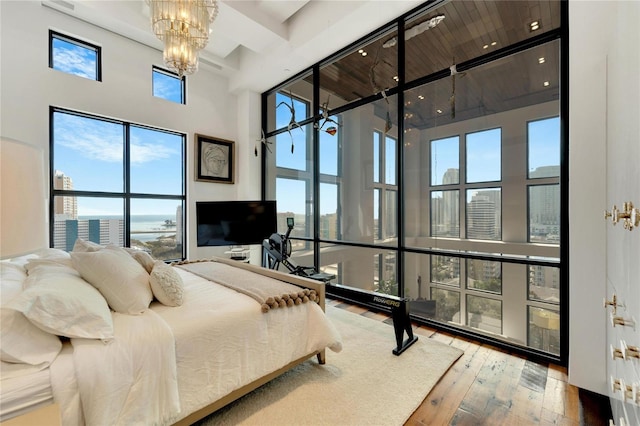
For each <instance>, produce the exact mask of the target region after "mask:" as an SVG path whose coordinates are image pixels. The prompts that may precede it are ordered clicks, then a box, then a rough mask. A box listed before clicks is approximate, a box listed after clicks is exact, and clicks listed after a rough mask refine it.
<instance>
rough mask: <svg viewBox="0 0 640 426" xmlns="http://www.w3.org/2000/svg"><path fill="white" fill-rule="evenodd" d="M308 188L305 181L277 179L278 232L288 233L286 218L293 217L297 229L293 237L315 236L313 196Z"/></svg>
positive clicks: (292, 234)
mask: <svg viewBox="0 0 640 426" xmlns="http://www.w3.org/2000/svg"><path fill="white" fill-rule="evenodd" d="M307 188H308V185H307V182H305V181H304V180H296V179H284V178H278V179H276V205H277V209H278V232H280V233H284V232H286V230H287V226H286V223H287V222H286V218H287V217H293V218H294V223H295V227H294V228H293V231H291V237H312V236H313V213H312V211H311V209H310V207H309V206H310V204H311V203H310V199H311V194H309V192H308V191H307Z"/></svg>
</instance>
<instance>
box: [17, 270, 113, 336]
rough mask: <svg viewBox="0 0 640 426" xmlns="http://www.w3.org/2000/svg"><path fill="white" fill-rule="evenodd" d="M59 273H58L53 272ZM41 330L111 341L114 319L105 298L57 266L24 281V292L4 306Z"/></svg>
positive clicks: (40, 271)
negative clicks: (21, 314) (24, 317)
mask: <svg viewBox="0 0 640 426" xmlns="http://www.w3.org/2000/svg"><path fill="white" fill-rule="evenodd" d="M56 270H58V271H56ZM6 307H7V308H9V309H14V310H16V311H20V312H22V313H23V314H24V316H26V317H27V318H28V319H29V321H31V322H32V323H33V324H35V325H36V326H37V327H38V328H40V329H41V330H44V331H46V332H48V333H51V334H56V335H58V336H66V337H82V338H86V339H103V340H109V339H111V338H113V319H112V317H111V311H110V310H109V306H108V305H107V302H106V301H105V300H104V297H102V295H101V294H100V292H99V291H98V290H96V289H95V288H93V287H92V286H91V285H90V284H89V283H87V282H86V281H85V280H83V279H82V278H81V277H79V276H78V275H75V274H72V273H69V272H67V271H65V270H64V269H62V268H61V269H58V267H57V266H55V267H53V268H51V270H49V271H47V270H46V267H44V266H40V267H39V268H38V273H36V274H34V275H30V276H29V277H28V278H27V280H26V281H25V290H24V291H23V292H22V293H21V294H20V295H18V296H16V297H15V298H14V299H13V300H11V301H10V302H9V303H8V304H7V305H6Z"/></svg>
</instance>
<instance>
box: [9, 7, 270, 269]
mask: <svg viewBox="0 0 640 426" xmlns="http://www.w3.org/2000/svg"><path fill="white" fill-rule="evenodd" d="M0 19H1V27H0V28H1V34H0V35H1V48H0V51H1V53H2V55H1V63H0V76H1V81H0V85H1V86H0V89H1V90H0V93H1V95H0V96H1V99H0V102H1V103H0V108H1V109H0V111H1V118H0V135H1V136H3V137H7V138H12V139H16V140H19V141H23V142H28V143H31V144H35V145H38V146H42V147H43V148H44V149H45V156H46V158H48V155H49V106H50V105H53V106H58V107H63V108H69V109H72V110H78V111H84V112H87V113H91V114H97V115H101V116H106V117H113V118H117V119H123V120H127V121H131V122H134V123H140V124H146V125H150V126H155V127H160V128H164V129H170V130H175V131H178V132H182V133H186V134H187V139H188V142H187V200H188V204H187V208H188V217H187V218H188V220H187V223H188V224H191V225H193V224H194V222H195V201H198V200H233V199H238V198H240V197H243V198H247V199H248V198H257V197H259V196H260V192H259V188H260V162H259V159H257V158H254V156H253V139H259V120H258V118H257V117H259V113H256V110H257V111H259V99H260V97H259V95H258V94H255V93H250V92H244V93H242V94H241V95H240V96H236V95H234V94H231V93H230V92H229V85H228V81H227V79H226V78H224V77H222V76H220V75H217V74H215V73H214V71H212V70H211V69H207V67H206V66H201V67H200V70H199V71H198V72H197V73H196V74H194V75H192V76H188V77H187V96H186V98H187V105H179V104H176V103H174V102H169V101H166V100H164V99H160V98H156V97H153V96H152V88H151V69H152V65H158V66H162V65H163V64H162V52H160V51H158V50H155V49H152V48H150V47H148V46H145V45H142V44H139V43H137V42H134V41H132V40H130V39H127V38H124V37H121V36H119V35H116V34H114V33H112V32H109V31H105V30H103V29H101V28H98V27H96V26H93V25H90V24H87V23H85V22H83V21H80V20H77V19H75V18H73V17H71V16H68V15H66V14H62V13H60V12H57V11H55V10H52V9H50V8H48V7H44V6H42V5H41V3H40V2H39V1H4V0H3V1H2V2H0ZM49 29H54V30H56V31H60V32H62V33H66V34H69V35H72V36H74V37H77V38H79V39H83V40H86V41H89V42H91V43H94V44H97V45H100V46H101V47H102V81H101V82H96V81H92V80H88V79H85V78H82V77H78V76H74V75H70V74H66V73H63V72H60V71H55V70H53V69H50V68H49V67H48V37H49V35H48V31H49ZM239 98H240V99H241V100H242V102H239V101H238V99H239ZM251 111H252V113H251V114H249V112H251ZM238 117H242V120H239V119H238ZM250 123H256V124H255V125H254V126H253V127H255V128H256V130H257V132H255V131H254V132H253V133H252V132H251V131H250V129H251V127H252V126H251V125H250ZM195 133H200V134H205V135H209V136H214V137H220V138H223V139H229V140H233V141H235V142H236V171H237V172H236V183H235V184H233V185H228V184H215V183H208V182H195V181H194V175H195V172H194V168H193V162H194V156H195V154H194V145H195V142H194V139H193V138H194V134H195ZM247 157H250V159H249V160H248V159H247ZM247 172H249V173H247ZM48 178H49V174H48V173H46V174H45V179H46V180H47V181H46V182H45V183H44V184H45V188H48V187H49V183H48ZM256 188H257V189H258V192H256V191H255V189H256ZM188 242H189V245H188V252H187V254H188V257H189V258H200V257H205V256H210V255H212V254H214V253H217V252H216V249H213V248H207V249H204V248H200V249H199V248H197V247H196V239H195V227H194V226H189V228H188Z"/></svg>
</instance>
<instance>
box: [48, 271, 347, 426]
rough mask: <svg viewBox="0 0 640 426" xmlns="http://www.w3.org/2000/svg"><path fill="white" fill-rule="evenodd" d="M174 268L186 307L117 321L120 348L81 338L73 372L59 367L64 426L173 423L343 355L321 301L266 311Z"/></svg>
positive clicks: (154, 308) (57, 392) (156, 308)
mask: <svg viewBox="0 0 640 426" xmlns="http://www.w3.org/2000/svg"><path fill="white" fill-rule="evenodd" d="M175 270H176V271H177V273H178V274H180V276H181V277H182V279H183V281H184V302H183V305H182V306H179V307H169V306H165V305H162V304H160V303H158V302H153V303H152V304H151V309H150V310H149V311H147V313H145V314H144V315H141V316H131V315H122V314H116V313H114V336H115V338H114V340H113V341H111V342H110V343H109V344H104V343H103V342H101V341H99V340H87V339H72V342H73V346H74V348H73V364H74V365H73V366H70V364H69V363H58V362H57V360H56V362H54V365H53V366H52V371H53V372H52V380H54V381H55V382H56V383H54V386H53V388H54V397H55V400H56V402H58V403H59V404H60V408H61V413H62V418H63V424H64V425H65V426H67V425H70V426H71V425H81V424H83V422H84V423H86V424H87V425H100V426H102V425H108V424H119V425H120V424H126V425H145V426H146V425H153V424H158V425H165V424H171V423H173V422H176V421H178V420H180V419H181V418H184V417H186V416H188V415H189V414H191V413H192V412H194V411H197V410H199V409H200V408H203V407H205V406H207V405H209V404H211V403H212V402H214V401H216V400H218V399H220V398H222V397H224V396H225V395H227V394H229V393H230V392H232V391H233V390H235V389H238V388H240V387H242V386H244V385H246V384H248V383H250V382H252V381H254V380H256V379H258V378H260V377H262V376H264V375H266V374H268V373H271V372H273V371H275V370H277V369H279V368H281V367H283V366H284V365H287V364H288V363H289V362H291V361H294V360H296V359H298V358H300V357H302V356H304V355H307V354H309V353H312V352H314V351H317V350H322V349H324V348H325V347H329V348H330V349H332V350H334V351H336V352H338V351H340V350H341V349H342V342H341V338H340V335H339V333H338V332H337V330H336V329H335V327H334V326H333V324H332V323H331V322H330V321H329V320H328V318H327V317H326V316H325V315H324V312H322V309H321V308H320V307H319V306H318V305H317V304H316V303H305V304H301V305H298V306H295V307H292V308H287V309H274V310H271V311H269V312H268V313H262V311H261V307H260V304H259V303H258V302H256V301H255V300H254V299H252V298H251V297H249V296H245V295H243V294H240V293H237V292H236V291H234V290H231V289H229V288H226V287H223V286H221V285H216V284H213V283H211V282H210V281H208V280H206V279H204V278H201V277H198V276H196V275H194V274H191V273H189V272H187V271H184V270H181V269H179V268H175ZM257 277H259V276H257ZM145 318H146V320H145ZM149 318H151V319H152V321H149ZM160 318H161V319H162V321H157V320H158V319H160ZM150 323H152V325H150ZM163 329H164V330H163ZM158 330H160V331H161V333H160V335H162V336H163V338H162V339H161V340H165V342H164V343H159V342H158V337H159V336H158V333H157V331H158ZM162 330H163V331H162ZM167 333H168V334H169V335H171V343H170V344H171V347H172V350H171V351H170V352H171V353H172V354H173V355H174V357H175V358H174V361H173V363H172V365H169V364H170V362H169V360H170V357H169V354H168V353H167V352H166V348H167V344H168V342H167V341H166V340H167V339H166V338H167ZM158 345H159V346H158ZM67 350H68V349H63V352H62V354H65V353H66V351H67ZM159 354H160V359H159V358H158V357H159ZM131 363H133V364H131ZM69 369H73V370H75V373H74V372H70V371H69ZM138 369H141V370H138ZM112 372H113V373H112ZM132 377H133V379H132ZM141 380H142V383H141V382H140V381H141ZM176 384H177V386H175V385H176ZM118 386H120V387H118ZM174 390H175V393H174V392H173V391H174ZM79 395H81V397H80V396H79ZM80 401H81V402H80ZM178 411H179V412H178ZM83 412H84V414H83ZM83 415H84V418H83ZM85 420H86V421H85Z"/></svg>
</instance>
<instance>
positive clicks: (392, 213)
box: [383, 190, 398, 238]
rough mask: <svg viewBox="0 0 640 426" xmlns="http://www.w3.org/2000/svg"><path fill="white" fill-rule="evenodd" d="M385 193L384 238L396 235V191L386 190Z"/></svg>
mask: <svg viewBox="0 0 640 426" xmlns="http://www.w3.org/2000/svg"><path fill="white" fill-rule="evenodd" d="M384 194H385V206H384V207H385V208H384V216H385V229H384V233H383V235H384V237H385V238H395V237H397V236H398V204H397V201H398V192H397V191H391V190H386V191H385V192H384Z"/></svg>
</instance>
